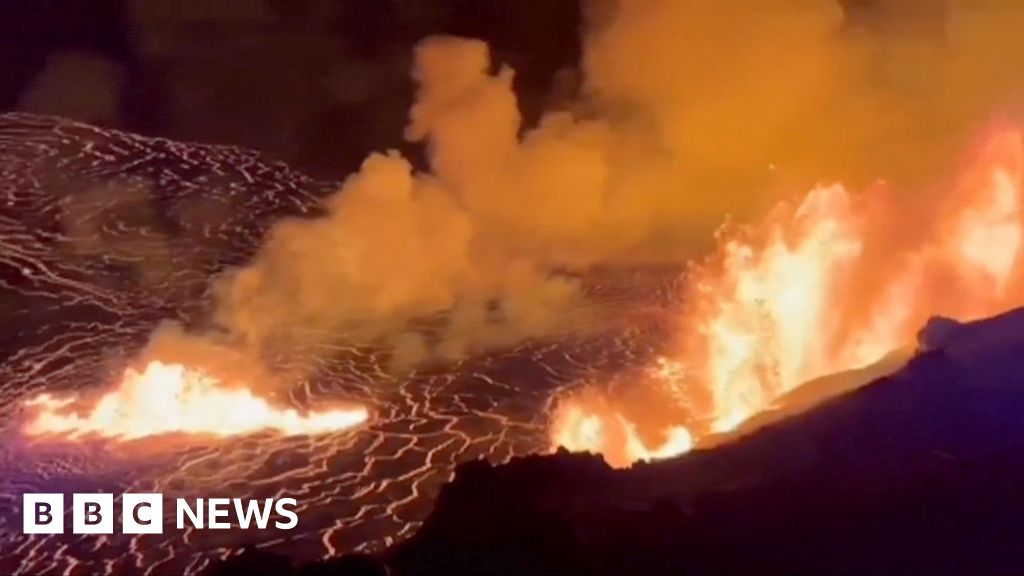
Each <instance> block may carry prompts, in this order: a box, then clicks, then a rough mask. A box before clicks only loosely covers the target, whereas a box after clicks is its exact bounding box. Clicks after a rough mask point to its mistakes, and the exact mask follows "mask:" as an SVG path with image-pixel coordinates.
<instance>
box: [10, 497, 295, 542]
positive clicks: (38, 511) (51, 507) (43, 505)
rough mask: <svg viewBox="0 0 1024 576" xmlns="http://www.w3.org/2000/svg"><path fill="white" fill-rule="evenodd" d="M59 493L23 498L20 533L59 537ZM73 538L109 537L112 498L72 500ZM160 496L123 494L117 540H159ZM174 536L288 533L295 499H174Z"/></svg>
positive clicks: (62, 511) (61, 517)
mask: <svg viewBox="0 0 1024 576" xmlns="http://www.w3.org/2000/svg"><path fill="white" fill-rule="evenodd" d="M67 496H68V495H66V494H61V493H37V494H22V533H24V534H64V533H65V526H64V524H65V517H66V514H65V510H66V509H65V505H66V504H67V503H68V498H67ZM70 496H71V498H70V504H71V509H70V511H71V514H70V516H71V531H70V532H71V533H72V534H113V533H114V529H115V525H114V524H115V519H116V518H118V514H117V509H116V508H118V507H116V506H115V502H114V495H113V494H100V493H89V494H71V495H70ZM164 503H165V500H164V495H163V494H160V493H156V492H153V493H127V492H126V493H124V494H121V499H120V506H119V508H120V522H119V523H118V524H119V530H120V533H121V534H163V531H164V528H165V526H164V524H165V521H166V518H165V516H164ZM172 506H173V507H174V511H175V513H174V517H175V522H174V526H175V528H177V529H178V530H184V529H186V528H193V529H198V530H227V529H231V528H241V529H243V530H245V529H249V528H256V529H260V530H265V529H267V528H269V527H273V528H277V529H280V530H291V529H294V528H295V527H296V526H298V524H299V516H298V514H297V513H296V507H297V506H298V501H297V500H296V499H295V498H276V499H275V498H264V499H242V498H175V499H173V500H172Z"/></svg>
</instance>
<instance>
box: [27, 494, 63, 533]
mask: <svg viewBox="0 0 1024 576" xmlns="http://www.w3.org/2000/svg"><path fill="white" fill-rule="evenodd" d="M21 518H22V522H21V531H22V533H24V534H63V533H64V495H63V494H24V495H23V496H22V498H21Z"/></svg>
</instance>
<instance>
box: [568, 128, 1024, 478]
mask: <svg viewBox="0 0 1024 576" xmlns="http://www.w3.org/2000/svg"><path fill="white" fill-rule="evenodd" d="M1022 167H1024V145H1022V136H1021V133H1020V132H1019V131H1017V130H1001V131H998V132H996V133H994V134H992V135H990V137H989V138H987V139H986V140H985V141H984V144H983V145H982V146H981V148H980V149H979V151H978V153H977V154H976V155H975V156H974V157H973V158H972V161H971V162H970V163H969V164H968V165H967V167H966V169H965V170H964V171H963V173H962V174H961V176H960V177H959V178H958V179H956V180H955V181H954V184H953V185H952V186H947V187H945V188H944V189H940V190H938V191H937V192H936V193H935V194H934V195H930V196H928V197H927V199H922V198H919V199H918V201H917V202H916V203H914V204H913V205H901V204H900V203H899V202H898V201H897V198H896V197H895V196H894V195H892V194H890V190H889V188H888V187H887V186H884V185H879V186H876V187H874V188H872V189H870V190H868V191H866V192H865V193H863V194H853V193H851V192H849V191H848V190H847V189H846V188H844V187H843V186H840V185H832V186H820V187H817V188H815V189H813V190H812V191H811V192H809V193H808V194H807V195H805V196H804V197H803V198H802V199H800V200H799V201H796V202H783V203H781V204H779V205H778V206H776V208H775V209H774V210H772V211H771V212H770V213H769V214H768V215H767V216H766V217H765V218H764V219H763V220H762V221H760V222H758V223H756V224H754V225H750V226H732V227H729V226H726V227H724V228H723V229H722V230H721V232H720V234H719V236H718V241H719V243H718V249H717V251H716V252H715V254H713V255H712V256H711V257H710V258H708V259H707V260H705V261H703V262H700V263H696V264H694V265H693V266H692V267H691V269H690V270H689V271H688V273H687V277H686V279H687V282H686V283H685V285H686V289H685V290H686V293H685V294H684V300H683V301H684V303H685V304H684V306H685V309H684V310H682V311H681V313H680V315H679V318H678V320H679V324H678V339H677V340H676V341H675V344H674V346H673V347H672V348H671V351H670V353H669V354H667V355H666V357H664V358H661V359H659V361H658V364H659V368H657V369H652V370H651V373H652V374H655V375H656V376H657V377H656V378H653V379H651V380H650V381H644V382H642V383H640V384H639V385H641V386H651V387H654V388H657V390H658V396H657V401H656V402H652V401H651V400H650V395H648V396H647V397H645V400H644V401H643V402H642V405H641V406H637V405H635V404H636V403H635V402H633V401H632V400H630V399H628V398H623V397H622V396H621V394H619V393H617V392H616V391H615V390H614V389H612V390H606V391H603V392H595V391H594V390H593V389H586V390H583V391H581V392H576V393H574V394H573V395H570V396H568V397H566V398H564V399H562V401H561V402H560V404H559V406H558V408H557V409H556V411H555V414H554V417H553V419H552V427H551V433H550V434H551V441H552V444H553V445H555V446H564V447H566V448H568V449H570V450H587V451H593V452H602V453H604V454H605V456H606V459H607V460H608V461H609V463H611V464H612V465H616V466H626V465H629V464H631V463H632V462H635V461H637V460H642V459H650V458H652V457H663V456H668V455H673V454H678V453H682V452H685V451H687V450H689V449H690V447H691V446H692V445H694V444H695V443H699V441H700V439H701V438H703V437H706V436H709V435H712V434H716V433H721V432H727V431H730V430H733V429H735V428H736V427H737V426H738V425H740V424H741V423H743V422H744V421H746V420H747V419H749V418H750V417H751V416H753V415H755V414H757V413H759V412H761V411H764V410H766V409H770V408H772V407H773V406H774V405H775V402H776V401H777V399H778V398H779V397H780V396H781V395H783V394H785V393H786V392H789V391H791V390H793V389H794V388H796V387H797V386H799V385H800V384H802V383H804V382H807V381H809V380H811V379H814V378H817V377H820V376H823V375H827V374H832V373H837V372H841V371H844V370H850V369H854V368H860V367H864V366H867V365H869V364H872V363H874V362H876V361H878V360H879V359H881V358H882V357H883V356H884V355H885V354H887V353H889V352H891V351H893V350H896V349H899V348H903V347H907V346H909V345H911V344H912V342H913V341H914V337H915V334H916V332H917V331H918V330H919V329H920V328H921V327H922V326H923V325H924V323H925V322H926V321H927V319H928V318H929V317H930V316H933V315H943V316H948V317H952V318H956V319H960V320H971V319H976V318H979V317H984V316H988V315H992V314H995V313H998V312H1001V311H1004V310H1006V309H1008V308H1012V307H1014V306H1017V305H1020V304H1021V300H1020V298H1019V297H1018V296H1017V292H1018V290H1017V288H1019V284H1020V281H1021V279H1022V277H1024V274H1022V272H1024V266H1022V263H1021V260H1022V259H1021V257H1020V252H1021V247H1022V241H1024V213H1022V206H1024V197H1022V176H1024V168H1022ZM595 397H597V398H599V399H597V400H595ZM631 404H632V405H631ZM663 405H665V406H671V409H667V410H666V409H665V408H664V406H663ZM650 420H657V422H654V423H653V426H654V427H655V428H656V429H657V431H658V432H657V434H654V435H653V436H652V435H648V437H647V438H646V439H644V438H641V437H639V436H637V435H636V433H635V431H636V430H637V429H639V427H641V426H642V425H643V426H647V427H648V428H650V427H651V426H652V422H650ZM684 431H685V433H686V434H685V437H687V438H691V439H692V440H693V441H687V442H682V441H679V440H678V439H679V438H682V437H684ZM649 446H655V448H650V447H649Z"/></svg>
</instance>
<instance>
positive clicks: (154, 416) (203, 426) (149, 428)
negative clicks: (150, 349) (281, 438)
mask: <svg viewBox="0 0 1024 576" xmlns="http://www.w3.org/2000/svg"><path fill="white" fill-rule="evenodd" d="M77 402H78V400H77V399H76V398H75V397H65V398H55V397H53V396H51V395H49V394H41V395H39V396H36V397H34V398H32V399H30V400H29V401H28V402H26V405H28V406H31V407H34V408H35V409H36V410H37V412H36V414H35V415H34V418H33V419H32V420H31V421H30V422H29V423H28V425H27V426H26V428H25V432H26V433H28V434H30V435H64V436H67V437H69V438H79V437H83V436H93V435H95V436H102V437H108V438H116V439H119V440H132V439H136V438H142V437H144V436H153V435H158V434H169V433H188V434H212V435H215V436H229V435H234V434H246V433H251V432H256V431H259V430H265V429H271V430H276V431H278V432H281V433H284V434H321V433H325V432H333V431H338V430H345V429H348V428H352V427H354V426H358V425H360V424H362V423H364V422H366V421H367V419H368V418H369V414H368V412H367V410H366V409H365V408H363V407H353V408H348V409H344V410H331V411H325V412H310V413H308V414H306V415H301V414H299V413H298V412H297V411H296V410H294V409H291V408H288V409H278V408H274V407H272V406H271V405H270V404H269V403H267V401H266V400H264V399H262V398H259V397H258V396H255V395H254V394H253V393H252V392H251V391H250V390H248V389H245V388H228V387H226V386H224V385H223V384H222V383H221V382H220V381H219V380H218V379H216V378H214V377H212V376H209V375H206V374H203V373H200V372H197V371H193V370H189V369H187V368H185V367H184V366H182V365H181V364H164V363H162V362H158V361H153V362H150V363H149V364H148V365H147V366H146V369H145V370H144V371H143V372H141V373H140V372H136V371H135V370H132V369H128V370H126V371H125V374H124V378H123V379H122V380H121V383H120V385H119V386H118V388H117V389H116V390H114V391H112V392H109V393H107V394H105V395H104V396H103V397H102V398H100V399H99V401H98V402H96V404H95V405H93V407H92V408H91V409H90V410H88V411H86V412H84V413H82V414H80V413H78V412H70V413H67V412H65V409H66V408H67V407H68V406H70V405H72V404H75V403H77Z"/></svg>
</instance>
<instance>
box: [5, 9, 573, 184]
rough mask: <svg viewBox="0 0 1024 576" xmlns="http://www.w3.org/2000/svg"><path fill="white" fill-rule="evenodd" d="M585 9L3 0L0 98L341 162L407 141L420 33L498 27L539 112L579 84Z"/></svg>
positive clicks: (501, 54) (500, 57) (323, 164)
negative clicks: (415, 49) (405, 131)
mask: <svg viewBox="0 0 1024 576" xmlns="http://www.w3.org/2000/svg"><path fill="white" fill-rule="evenodd" d="M581 20H582V18H581V11H580V8H579V2H578V0H490V1H486V2H483V1H479V0H204V1H201V2H181V1H179V0H3V1H2V2H0V44H2V46H0V110H2V111H9V110H22V111H28V112H36V113H45V114H56V115H61V116H65V117H70V118H74V119H77V120H83V121H87V122H91V123H95V124H100V125H104V126H111V127H117V128H122V129H126V130H129V131H133V132H138V133H142V134H147V135H156V136H164V137H168V138H173V139H179V140H190V141H201V142H210V143H223V144H237V145H242V146H246V147H250V148H255V149H258V150H261V151H263V152H265V153H267V154H268V155H270V156H271V157H272V158H274V159H278V160H284V161H287V162H289V163H292V164H293V165H294V166H296V167H298V168H300V169H302V170H305V171H307V172H309V173H310V174H311V175H315V176H321V177H341V176H344V175H345V174H347V173H348V172H350V171H352V170H353V169H354V168H356V167H358V165H359V163H360V162H361V161H362V159H363V157H364V156H365V154H366V153H367V152H368V151H370V150H375V149H386V148H395V147H401V145H402V144H403V140H402V131H403V128H404V126H405V123H406V117H407V109H408V107H409V104H410V102H411V100H412V96H413V85H412V82H411V80H410V79H409V69H410V65H411V50H412V48H413V46H414V45H415V44H416V42H418V41H419V40H421V39H422V38H424V37H426V36H429V35H432V34H453V35H461V36H470V37H477V38H482V39H485V40H487V41H488V42H489V43H490V44H491V46H492V50H493V53H494V56H495V60H496V61H499V62H503V63H507V64H509V65H511V66H513V67H514V68H515V69H516V91H517V93H518V94H519V95H520V99H521V106H522V108H523V111H524V114H525V115H526V117H527V120H529V119H531V118H535V117H536V116H537V115H538V114H539V111H540V110H542V109H543V108H544V107H545V106H546V104H547V102H548V100H549V99H550V98H552V97H556V96H554V95H557V94H559V93H562V94H565V93H567V92H570V91H571V90H573V87H574V84H575V74H574V72H573V71H572V69H573V67H574V66H575V64H576V63H577V62H578V60H579V51H580V30H581ZM414 152H415V151H414Z"/></svg>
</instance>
